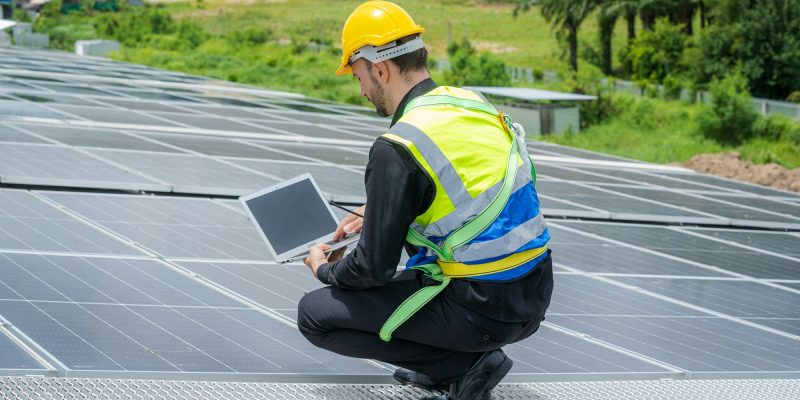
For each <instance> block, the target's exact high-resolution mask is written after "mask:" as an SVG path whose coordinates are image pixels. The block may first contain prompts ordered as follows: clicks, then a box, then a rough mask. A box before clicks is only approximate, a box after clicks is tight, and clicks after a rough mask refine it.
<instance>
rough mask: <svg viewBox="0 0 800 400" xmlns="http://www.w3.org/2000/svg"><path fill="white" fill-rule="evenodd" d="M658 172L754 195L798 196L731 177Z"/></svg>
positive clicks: (671, 176)
mask: <svg viewBox="0 0 800 400" xmlns="http://www.w3.org/2000/svg"><path fill="white" fill-rule="evenodd" d="M654 173H655V172H654ZM657 174H658V175H663V176H665V177H670V178H675V179H680V180H684V181H689V182H696V183H704V184H709V185H713V186H720V187H723V188H727V189H732V190H738V191H741V192H745V193H750V194H754V195H762V196H775V197H791V198H794V197H797V194H794V193H790V192H785V191H782V190H776V189H772V188H769V187H766V186H760V185H754V184H748V183H744V182H738V181H733V180H730V179H725V178H720V177H716V176H711V175H705V174H686V173H668V172H658V173H657Z"/></svg>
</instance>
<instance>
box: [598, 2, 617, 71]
mask: <svg viewBox="0 0 800 400" xmlns="http://www.w3.org/2000/svg"><path fill="white" fill-rule="evenodd" d="M612 5H613V3H611V2H609V1H605V2H603V4H602V8H601V9H600V12H598V13H597V24H598V25H599V26H600V30H599V31H598V36H599V39H600V60H601V65H600V67H601V68H602V70H603V73H604V74H606V75H611V72H612V65H611V38H612V36H613V35H614V27H615V26H616V25H617V18H618V17H619V13H618V12H614V10H613V9H612Z"/></svg>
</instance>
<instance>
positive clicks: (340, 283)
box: [317, 79, 553, 321]
mask: <svg viewBox="0 0 800 400" xmlns="http://www.w3.org/2000/svg"><path fill="white" fill-rule="evenodd" d="M436 86H437V85H436V83H435V82H434V81H433V80H431V79H426V80H424V81H422V82H420V83H419V84H417V85H416V86H414V88H412V89H411V90H410V91H409V92H408V93H407V94H406V96H405V97H404V98H403V100H402V101H401V102H400V104H399V105H398V107H397V110H396V112H395V115H394V118H393V119H392V125H394V124H395V123H396V122H397V120H398V119H400V117H401V116H402V113H403V109H404V108H405V106H406V105H407V104H408V102H409V101H411V100H412V99H414V98H416V97H418V96H421V95H423V94H425V93H427V92H429V91H430V90H432V89H433V88H435V87H436ZM364 181H365V182H364V183H365V186H366V192H367V207H366V211H365V215H364V224H363V226H362V229H361V238H360V239H359V242H358V245H357V246H356V248H355V249H354V250H353V251H352V252H350V253H349V254H348V255H347V256H346V257H344V258H342V259H341V260H339V261H337V262H333V263H326V264H323V265H321V266H320V267H319V269H318V270H317V277H318V278H319V280H320V281H321V282H323V283H326V284H330V285H333V286H336V287H339V288H344V289H353V290H358V289H366V288H373V287H379V286H384V285H386V284H388V283H389V281H390V280H391V279H392V276H394V274H395V271H396V266H397V264H398V262H399V261H400V255H401V252H402V250H403V247H404V245H406V243H405V238H406V232H407V231H408V229H409V226H410V225H411V223H412V222H413V221H414V219H415V218H416V217H417V216H418V215H420V214H422V213H424V212H425V211H426V210H427V209H428V207H429V206H430V205H431V204H432V202H433V198H434V195H435V186H434V184H433V181H432V180H431V178H430V176H428V174H427V173H426V172H425V170H424V169H423V168H422V167H421V166H420V165H419V164H418V163H417V161H416V160H415V159H414V157H413V156H412V155H411V153H410V152H409V151H408V149H406V148H405V147H403V146H401V145H398V144H395V143H393V142H390V141H388V140H385V139H382V138H378V139H377V140H376V141H375V143H374V144H373V145H372V148H371V149H370V154H369V161H368V162H367V170H366V174H365V178H364ZM409 246H410V245H409ZM544 264H546V265H544ZM419 279H423V280H428V279H427V278H426V277H424V276H422V275H420V276H419ZM428 281H430V280H428ZM425 283H426V284H433V282H425ZM552 286H553V281H552V271H551V267H550V264H549V259H548V260H546V262H543V265H541V266H540V267H537V268H535V269H534V270H533V271H531V272H530V273H529V274H528V275H526V276H524V277H522V278H519V279H517V280H515V281H513V282H502V283H497V282H481V281H470V280H467V279H453V280H452V281H451V283H450V285H449V286H448V287H447V288H446V289H445V291H444V292H443V295H445V296H448V297H449V298H450V299H452V300H453V301H455V302H456V303H459V304H461V305H463V306H465V307H467V308H469V309H472V310H474V311H476V312H478V313H480V314H482V315H485V316H487V317H489V318H493V319H496V320H500V321H528V320H534V319H541V318H543V316H544V311H545V309H546V308H547V306H548V304H549V302H550V292H551V290H552Z"/></svg>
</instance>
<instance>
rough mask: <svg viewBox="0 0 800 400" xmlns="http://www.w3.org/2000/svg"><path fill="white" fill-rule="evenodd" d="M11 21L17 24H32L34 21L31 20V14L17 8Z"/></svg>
mask: <svg viewBox="0 0 800 400" xmlns="http://www.w3.org/2000/svg"><path fill="white" fill-rule="evenodd" d="M11 19H13V20H14V21H17V22H32V21H33V19H32V18H31V16H30V14H28V12H27V11H25V10H24V9H22V8H17V9H15V10H14V13H13V14H12V15H11Z"/></svg>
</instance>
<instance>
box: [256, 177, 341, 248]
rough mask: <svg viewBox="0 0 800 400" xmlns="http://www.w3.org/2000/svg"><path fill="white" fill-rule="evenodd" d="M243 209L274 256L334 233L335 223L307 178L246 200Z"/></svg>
mask: <svg viewBox="0 0 800 400" xmlns="http://www.w3.org/2000/svg"><path fill="white" fill-rule="evenodd" d="M247 206H248V207H249V208H250V211H251V212H252V213H253V216H254V217H255V219H256V223H257V224H258V226H260V227H261V230H263V231H264V234H265V235H266V236H267V238H269V242H270V244H272V248H273V249H275V253H277V254H281V253H283V252H285V251H288V250H291V249H293V248H295V247H297V246H301V245H303V244H306V243H308V242H310V241H312V240H314V239H317V238H320V237H322V236H323V235H326V234H329V233H333V231H334V230H336V225H337V223H336V221H335V220H334V219H333V218H332V217H331V213H330V212H329V211H328V207H327V206H326V205H325V203H323V202H322V200H321V199H320V197H319V194H317V191H316V189H314V185H313V184H312V183H311V181H310V180H308V179H303V180H302V181H300V182H297V183H294V184H292V185H289V186H287V187H284V188H281V189H278V190H276V191H274V192H270V193H267V194H264V195H262V196H259V197H256V198H253V199H250V200H247Z"/></svg>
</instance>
